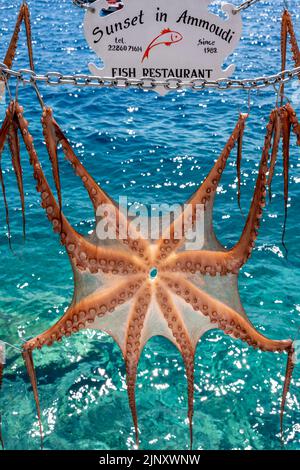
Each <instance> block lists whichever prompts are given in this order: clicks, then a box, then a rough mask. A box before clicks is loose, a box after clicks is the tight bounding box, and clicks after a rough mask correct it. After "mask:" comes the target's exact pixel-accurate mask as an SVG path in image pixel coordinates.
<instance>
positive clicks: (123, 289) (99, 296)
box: [23, 275, 143, 351]
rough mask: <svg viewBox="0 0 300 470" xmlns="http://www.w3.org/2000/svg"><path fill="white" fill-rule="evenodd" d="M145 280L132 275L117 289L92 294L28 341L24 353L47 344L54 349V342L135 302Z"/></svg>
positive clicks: (111, 288)
mask: <svg viewBox="0 0 300 470" xmlns="http://www.w3.org/2000/svg"><path fill="white" fill-rule="evenodd" d="M142 280H143V276H141V275H133V276H130V277H129V278H128V280H126V281H123V282H120V283H118V285H117V287H110V288H108V289H105V290H103V291H101V292H95V293H94V294H91V295H89V296H88V297H86V298H84V299H83V300H81V301H79V302H78V303H76V304H75V305H74V306H71V307H70V308H69V309H68V310H67V311H66V312H65V314H64V315H63V316H62V317H61V319H60V320H59V321H58V322H56V323H55V324H54V325H53V326H52V327H50V328H49V329H48V330H46V331H44V333H42V334H40V335H38V336H36V337H35V338H33V339H31V340H29V341H27V343H25V344H24V345H23V348H24V350H25V351H27V350H30V351H33V350H34V349H36V348H38V349H41V348H42V347H43V346H45V345H47V346H51V345H52V344H53V343H54V342H55V341H61V339H62V338H63V337H64V336H70V335H71V334H73V333H77V332H78V331H80V330H82V329H84V328H87V327H88V326H90V325H92V324H93V323H94V322H95V319H96V318H97V317H99V318H102V317H104V316H105V315H107V314H108V313H112V312H113V311H114V310H115V309H116V308H117V307H118V306H120V305H121V304H124V303H125V302H128V301H129V300H130V299H132V298H133V296H134V295H135V294H136V293H137V292H138V290H139V289H140V287H141V285H142Z"/></svg>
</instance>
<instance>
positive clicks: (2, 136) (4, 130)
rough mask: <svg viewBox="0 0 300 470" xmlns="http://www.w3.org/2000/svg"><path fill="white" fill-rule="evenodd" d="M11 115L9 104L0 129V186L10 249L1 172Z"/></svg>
mask: <svg viewBox="0 0 300 470" xmlns="http://www.w3.org/2000/svg"><path fill="white" fill-rule="evenodd" d="M13 113H14V106H13V103H10V104H9V106H8V108H7V110H6V115H5V119H4V121H3V123H2V126H1V129H0V185H1V189H2V194H3V201H4V207H5V218H6V225H7V232H8V243H9V246H10V248H11V232H10V220H9V210H8V203H7V198H6V190H5V183H4V177H3V171H2V152H3V148H4V145H5V142H6V139H7V136H8V132H9V127H10V124H11V121H12V117H13Z"/></svg>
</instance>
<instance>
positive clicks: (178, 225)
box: [157, 114, 248, 264]
mask: <svg viewBox="0 0 300 470" xmlns="http://www.w3.org/2000/svg"><path fill="white" fill-rule="evenodd" d="M247 117H248V115H247V114H240V116H239V119H238V122H237V124H236V126H235V128H234V131H233V133H232V134H231V136H230V137H229V139H228V141H227V143H226V145H225V147H224V149H223V151H222V153H221V155H220V157H219V158H218V160H217V161H216V163H215V164H214V166H213V168H212V169H211V171H210V173H209V174H208V176H207V178H206V179H205V180H204V182H203V183H202V184H201V186H200V187H199V189H198V190H197V191H196V192H195V194H194V195H193V196H192V197H191V198H190V200H189V201H188V204H191V205H192V208H193V211H192V216H191V220H190V221H189V223H188V224H186V223H184V222H185V220H184V211H183V213H182V214H181V215H180V216H179V217H178V218H177V219H176V220H175V221H174V222H173V223H172V224H171V227H170V228H169V229H168V231H167V235H163V236H162V238H161V239H160V240H159V242H158V255H157V264H160V263H161V262H162V261H163V260H165V259H166V258H167V257H168V256H169V255H170V254H171V253H172V252H173V251H174V250H176V249H178V248H179V247H180V246H181V245H182V244H183V243H184V240H185V237H184V236H181V237H180V239H178V238H176V233H177V232H178V233H180V234H184V232H186V231H187V230H188V229H189V228H191V227H192V226H193V225H194V223H195V220H196V216H197V205H198V204H203V205H204V208H205V209H207V208H208V207H211V206H212V204H213V201H214V197H215V193H216V189H217V186H218V183H219V181H220V179H221V176H222V173H223V171H224V169H225V166H226V163H227V160H228V158H229V156H230V153H231V151H232V149H233V147H234V145H235V144H236V142H237V140H238V138H239V136H240V135H241V132H243V129H244V126H245V120H246V118H247Z"/></svg>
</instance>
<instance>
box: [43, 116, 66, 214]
mask: <svg viewBox="0 0 300 470" xmlns="http://www.w3.org/2000/svg"><path fill="white" fill-rule="evenodd" d="M45 114H46V113H45V111H43V118H44V117H45V116H44V115H45ZM42 125H43V134H44V138H45V142H46V147H47V150H48V155H49V158H50V162H51V166H52V173H53V179H54V183H55V187H56V191H57V198H58V205H59V212H60V217H59V218H60V220H61V217H62V195H61V183H60V176H59V165H58V155H57V142H56V137H55V132H54V129H53V128H52V126H47V125H46V124H44V123H43V119H42Z"/></svg>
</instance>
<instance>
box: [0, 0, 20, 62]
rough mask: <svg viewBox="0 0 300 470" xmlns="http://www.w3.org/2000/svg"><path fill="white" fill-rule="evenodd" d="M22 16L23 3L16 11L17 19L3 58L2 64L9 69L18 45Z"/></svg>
mask: <svg viewBox="0 0 300 470" xmlns="http://www.w3.org/2000/svg"><path fill="white" fill-rule="evenodd" d="M23 18H24V7H23V5H21V8H20V10H19V13H18V17H17V21H16V24H15V29H14V32H13V35H12V38H11V40H10V43H9V46H8V49H7V52H6V55H5V57H4V60H3V62H4V64H5V65H6V66H7V67H8V68H9V69H11V68H12V64H13V61H14V58H15V55H16V50H17V45H18V40H19V34H20V28H21V24H22V21H23Z"/></svg>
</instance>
